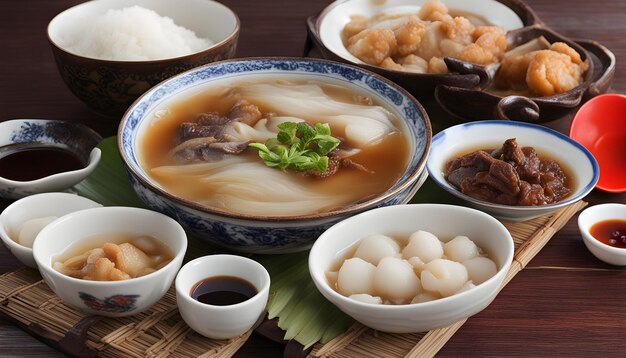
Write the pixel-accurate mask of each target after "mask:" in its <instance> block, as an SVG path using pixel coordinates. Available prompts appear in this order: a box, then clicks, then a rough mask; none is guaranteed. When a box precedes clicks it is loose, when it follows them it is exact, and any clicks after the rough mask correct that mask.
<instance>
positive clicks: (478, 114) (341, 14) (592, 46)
mask: <svg viewBox="0 0 626 358" xmlns="http://www.w3.org/2000/svg"><path fill="white" fill-rule="evenodd" d="M424 1H425V0H424ZM443 2H444V3H445V4H446V5H448V6H449V8H450V9H454V8H455V6H456V4H460V5H458V6H466V7H467V8H468V9H471V10H470V11H469V12H472V13H475V14H478V15H481V16H483V17H484V18H485V19H487V20H490V17H489V16H492V15H490V14H484V13H481V11H487V12H491V11H494V8H498V7H501V6H504V7H506V8H508V10H509V12H510V13H513V14H514V15H515V16H516V18H517V20H516V19H515V17H513V18H510V17H509V18H506V17H505V18H503V17H502V16H503V15H497V16H495V15H494V16H495V20H496V21H491V22H492V23H493V24H496V25H499V26H501V27H503V28H505V29H506V30H508V31H509V32H508V33H507V40H508V42H509V44H510V45H518V44H522V43H524V42H526V41H528V40H531V39H533V38H535V37H536V36H540V35H544V36H545V37H546V38H547V39H548V40H549V41H550V42H553V41H563V42H566V43H568V44H569V45H570V46H572V47H573V48H575V49H576V50H577V51H578V52H579V53H581V56H582V57H583V59H586V58H589V60H590V61H589V62H590V65H591V66H590V68H589V70H588V71H587V73H586V74H585V79H584V83H583V84H581V85H580V86H578V87H576V88H574V89H572V90H571V91H568V92H566V93H563V94H560V95H556V96H550V97H536V98H532V97H525V96H497V95H494V94H490V93H488V92H486V91H485V90H484V89H485V88H486V87H487V86H488V85H489V82H490V81H491V74H490V73H495V70H496V69H497V66H491V67H490V68H485V67H483V66H477V65H473V64H470V63H465V62H462V61H458V60H455V59H452V58H446V59H445V61H446V63H447V65H448V68H449V69H450V70H451V73H447V74H418V73H408V72H401V71H393V70H388V69H384V68H380V67H377V66H372V65H368V64H364V63H361V62H360V61H359V60H358V59H356V58H354V57H351V56H350V55H346V53H345V52H347V50H345V47H343V45H342V44H341V45H339V44H338V43H337V42H336V41H341V40H340V32H341V29H343V26H345V24H346V23H347V21H348V19H349V17H350V15H357V14H361V15H373V14H374V13H373V11H374V10H376V11H377V12H380V11H382V10H384V9H387V7H388V6H389V7H392V6H397V5H405V6H404V7H405V8H406V7H407V6H406V5H407V4H411V2H410V1H408V0H388V1H385V2H372V1H368V0H344V1H336V2H334V3H332V4H331V5H329V6H328V7H326V8H325V9H324V10H322V12H320V14H318V15H316V16H311V17H309V18H308V19H307V28H308V35H309V36H308V39H307V43H306V44H305V48H304V55H305V56H306V55H308V53H309V52H310V50H311V49H312V48H313V46H315V47H316V48H317V49H318V50H319V52H320V53H321V55H322V56H323V57H324V58H328V59H334V60H338V61H342V62H347V63H351V64H356V65H358V66H361V67H364V68H366V69H368V70H370V71H373V72H376V73H378V74H380V75H383V76H385V77H387V78H389V79H391V80H392V81H394V82H396V83H398V84H400V85H401V86H403V87H404V88H405V89H407V90H408V91H409V92H410V93H411V94H413V95H415V96H416V97H418V98H424V97H431V96H432V95H433V91H434V93H435V97H436V100H437V102H438V103H439V105H440V106H441V107H443V109H444V110H445V111H447V112H448V113H450V114H451V115H452V116H454V117H456V118H457V119H459V120H460V121H468V120H480V119H493V118H499V119H503V118H511V119H516V120H523V121H528V122H545V121H550V120H554V119H558V118H561V117H563V116H565V115H567V114H568V113H569V112H571V111H572V109H574V108H576V107H577V106H578V105H579V104H580V103H581V101H583V100H586V99H588V98H590V97H593V96H595V95H598V94H600V93H604V92H605V91H606V90H607V89H608V87H609V85H610V82H611V80H612V78H613V75H614V72H615V56H614V55H613V53H612V52H611V51H609V50H608V49H607V48H606V47H604V46H602V45H601V44H599V43H597V42H595V41H591V40H577V41H572V40H569V39H567V38H564V37H563V36H561V35H559V34H557V33H555V32H553V31H551V30H550V29H548V28H547V27H546V26H545V24H544V23H543V22H542V21H541V20H540V19H539V18H538V17H537V15H536V14H535V12H534V11H533V10H532V9H531V8H530V7H529V6H528V5H527V4H526V3H524V2H523V1H521V0H492V2H493V3H491V4H487V3H486V2H483V3H479V2H476V3H474V2H471V1H465V2H463V1H456V0H443ZM422 3H423V1H422ZM495 3H499V4H495ZM412 5H413V7H416V6H415V4H414V2H413V3H412ZM342 7H343V8H342ZM461 10H463V9H461ZM405 11H406V9H405ZM465 11H468V10H465ZM503 19H504V20H503ZM512 20H514V21H512ZM518 20H519V23H517V25H519V26H517V25H515V24H514V25H513V26H512V27H511V26H510V27H508V28H507V27H506V26H504V25H503V24H508V25H510V24H512V23H515V22H517V21H518ZM328 22H334V23H336V24H334V25H333V26H334V29H335V30H337V31H335V32H336V39H332V38H331V35H330V34H329V33H330V31H329V30H328V26H329V25H328ZM329 39H330V40H329ZM337 39H339V40H337Z"/></svg>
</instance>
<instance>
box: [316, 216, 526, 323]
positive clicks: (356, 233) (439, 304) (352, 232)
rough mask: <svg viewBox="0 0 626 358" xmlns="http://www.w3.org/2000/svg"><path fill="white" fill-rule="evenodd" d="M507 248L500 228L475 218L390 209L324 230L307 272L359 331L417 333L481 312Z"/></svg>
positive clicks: (496, 286) (498, 279)
mask: <svg viewBox="0 0 626 358" xmlns="http://www.w3.org/2000/svg"><path fill="white" fill-rule="evenodd" d="M513 246H514V245H513V239H512V237H511V234H510V233H509V232H508V231H507V229H506V228H505V227H504V225H502V223H500V222H499V221H498V220H496V219H495V218H493V217H492V216H490V215H488V214H485V213H483V212H480V211H478V210H475V209H470V208H466V207H462V206H453V205H442V204H412V205H396V206H391V207H385V208H378V209H374V210H370V211H368V212H365V213H362V214H359V215H355V216H353V217H351V218H348V219H346V220H344V221H342V222H340V223H338V224H336V225H334V226H332V227H331V228H330V229H328V230H326V231H325V232H324V233H323V234H322V235H321V236H320V237H319V239H318V240H317V241H316V242H315V244H314V245H313V247H312V248H311V252H310V254H309V272H310V273H311V277H312V279H313V282H314V283H315V285H316V287H317V288H318V289H319V291H320V292H321V293H322V295H324V297H326V298H327V299H328V300H329V301H330V302H332V303H333V304H334V305H336V306H337V307H338V308H339V309H341V310H342V311H343V312H345V313H346V314H348V315H350V316H351V317H353V318H354V319H356V320H358V321H359V322H361V323H363V324H364V325H366V326H368V327H371V328H374V329H376V330H379V331H383V332H393V333H411V332H425V331H429V330H431V329H435V328H441V327H445V326H448V325H450V324H453V323H455V322H457V321H460V320H462V319H465V318H467V317H469V316H472V315H474V314H476V313H478V312H480V311H482V310H483V309H484V308H485V307H487V306H488V305H489V304H490V303H491V301H493V299H494V298H495V297H496V295H497V294H498V292H499V291H500V288H501V287H502V283H503V282H504V279H505V277H506V275H507V272H508V271H509V267H510V265H511V262H512V260H513Z"/></svg>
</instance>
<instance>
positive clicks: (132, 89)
mask: <svg viewBox="0 0 626 358" xmlns="http://www.w3.org/2000/svg"><path fill="white" fill-rule="evenodd" d="M134 5H139V6H142V7H145V8H148V9H150V10H154V11H156V12H157V13H158V14H159V15H161V16H167V17H170V18H172V19H173V20H174V22H175V23H176V24H177V25H179V26H183V27H185V28H188V29H190V30H192V31H194V32H195V33H196V35H197V36H199V37H208V38H210V39H211V40H213V42H214V43H215V44H214V45H213V46H210V47H208V48H206V49H204V50H202V51H200V52H195V53H192V54H190V55H186V56H181V57H174V58H164V59H160V60H151V61H109V60H102V59H97V58H90V57H85V56H81V55H78V54H75V53H72V52H70V51H68V50H66V49H64V48H63V46H61V43H62V41H61V39H62V37H63V34H65V33H67V31H71V30H72V27H75V26H76V25H75V24H76V23H79V22H80V21H83V22H84V19H85V18H96V17H97V16H98V15H102V14H104V13H105V12H106V11H107V10H109V9H122V8H125V7H130V6H134ZM239 27H240V25H239V18H238V17H237V15H236V14H235V13H234V12H233V11H232V10H230V9H229V8H227V7H226V6H224V5H222V4H220V3H218V2H215V1H211V0H184V1H176V2H174V1H168V0H152V1H148V0H98V1H89V2H86V3H83V4H80V5H77V6H74V7H72V8H70V9H67V10H65V11H63V12H62V13H60V14H59V15H57V16H56V17H55V18H54V19H52V21H50V24H49V25H48V40H49V42H50V44H51V46H52V52H53V54H54V59H55V61H56V63H57V67H58V68H59V72H60V73H61V77H62V78H63V81H65V84H66V85H67V86H68V88H69V89H70V90H71V91H72V92H73V93H74V94H75V95H76V96H77V97H78V98H79V99H80V100H82V101H83V102H85V103H86V104H87V105H88V106H89V107H91V108H92V109H93V110H94V111H96V112H98V113H100V114H103V115H105V116H111V117H119V116H121V115H122V114H123V113H124V111H126V109H127V108H128V107H129V106H130V105H131V104H132V103H133V102H134V101H135V100H136V99H137V98H138V97H139V96H140V95H141V94H143V93H144V92H145V91H147V90H148V89H149V88H150V87H152V86H154V85H156V84H157V83H159V82H161V81H163V80H165V79H167V78H169V77H171V76H173V75H176V74H178V73H181V72H184V71H186V70H188V69H191V68H193V67H197V66H200V65H203V64H206V63H210V62H214V61H219V60H223V59H228V58H231V57H233V56H234V55H235V50H236V47H237V39H238V37H239ZM74 30H76V29H74Z"/></svg>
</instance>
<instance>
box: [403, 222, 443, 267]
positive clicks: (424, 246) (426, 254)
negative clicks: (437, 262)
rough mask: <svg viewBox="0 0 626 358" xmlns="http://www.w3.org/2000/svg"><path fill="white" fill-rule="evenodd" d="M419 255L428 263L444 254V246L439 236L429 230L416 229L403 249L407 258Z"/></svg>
mask: <svg viewBox="0 0 626 358" xmlns="http://www.w3.org/2000/svg"><path fill="white" fill-rule="evenodd" d="M413 256H417V257H419V258H420V259H422V261H424V262H426V263H428V262H430V261H432V260H434V259H440V258H441V257H442V256H443V246H442V244H441V241H439V239H438V238H437V236H435V235H433V234H431V233H429V232H428V231H422V230H419V231H416V232H414V233H413V234H411V236H410V237H409V243H408V245H406V247H405V248H404V250H402V257H403V258H405V259H408V258H411V257H413Z"/></svg>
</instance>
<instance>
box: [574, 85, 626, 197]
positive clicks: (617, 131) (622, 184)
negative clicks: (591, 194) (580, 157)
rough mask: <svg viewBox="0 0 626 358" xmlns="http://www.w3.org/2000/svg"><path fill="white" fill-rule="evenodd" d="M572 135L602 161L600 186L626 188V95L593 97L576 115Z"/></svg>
mask: <svg viewBox="0 0 626 358" xmlns="http://www.w3.org/2000/svg"><path fill="white" fill-rule="evenodd" d="M569 136H570V137H571V138H572V139H574V140H575V141H577V142H579V143H580V144H582V145H583V146H585V148H587V149H588V150H589V151H590V152H591V153H592V154H593V156H594V157H595V158H596V160H597V161H598V165H599V166H600V179H599V180H598V184H597V185H596V188H598V189H600V190H604V191H608V192H612V193H621V192H625V191H626V96H624V95H622V94H615V93H611V94H603V95H599V96H597V97H594V98H592V99H591V100H589V101H588V102H587V103H585V104H584V105H583V106H582V107H580V109H579V110H578V112H577V113H576V115H575V116H574V119H573V120H572V125H571V127H570V132H569Z"/></svg>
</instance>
